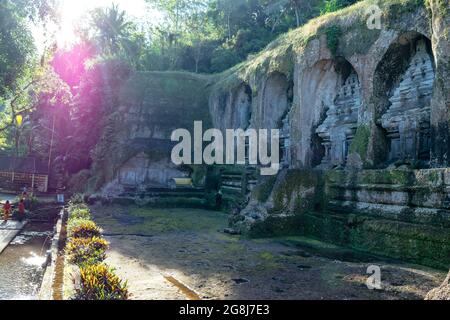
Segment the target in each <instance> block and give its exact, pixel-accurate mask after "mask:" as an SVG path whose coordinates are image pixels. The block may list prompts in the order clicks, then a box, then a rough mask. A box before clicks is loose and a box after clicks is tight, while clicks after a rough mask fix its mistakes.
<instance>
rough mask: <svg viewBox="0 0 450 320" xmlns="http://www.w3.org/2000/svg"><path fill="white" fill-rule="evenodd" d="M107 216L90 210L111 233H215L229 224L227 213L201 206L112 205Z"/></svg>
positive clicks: (96, 219) (97, 220)
mask: <svg viewBox="0 0 450 320" xmlns="http://www.w3.org/2000/svg"><path fill="white" fill-rule="evenodd" d="M111 211H112V212H113V213H112V214H110V215H104V214H99V213H98V212H96V210H95V209H93V214H94V220H95V221H96V222H97V223H98V224H99V225H100V226H102V227H103V226H105V227H106V229H107V230H108V231H109V232H110V233H117V234H142V235H158V234H162V233H167V232H191V231H204V232H217V230H218V229H219V228H221V227H222V228H225V227H226V226H227V224H228V216H227V215H226V214H223V213H220V212H217V211H208V210H201V209H155V208H139V207H136V206H113V207H111Z"/></svg>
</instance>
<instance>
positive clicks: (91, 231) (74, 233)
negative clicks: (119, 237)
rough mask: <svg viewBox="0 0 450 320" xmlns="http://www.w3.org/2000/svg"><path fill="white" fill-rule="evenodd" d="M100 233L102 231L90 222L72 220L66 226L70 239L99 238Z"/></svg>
mask: <svg viewBox="0 0 450 320" xmlns="http://www.w3.org/2000/svg"><path fill="white" fill-rule="evenodd" d="M101 232H102V230H101V229H100V228H99V227H98V226H97V225H96V224H95V222H93V221H91V220H86V219H74V220H71V221H69V224H68V234H69V237H71V238H92V237H100V236H101Z"/></svg>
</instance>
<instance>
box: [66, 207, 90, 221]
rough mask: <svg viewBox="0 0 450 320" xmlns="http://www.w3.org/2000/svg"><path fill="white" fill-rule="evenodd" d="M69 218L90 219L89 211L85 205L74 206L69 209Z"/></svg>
mask: <svg viewBox="0 0 450 320" xmlns="http://www.w3.org/2000/svg"><path fill="white" fill-rule="evenodd" d="M69 219H70V220H74V219H84V220H90V219H91V211H90V210H89V208H87V207H82V206H77V207H76V208H74V209H72V210H69Z"/></svg>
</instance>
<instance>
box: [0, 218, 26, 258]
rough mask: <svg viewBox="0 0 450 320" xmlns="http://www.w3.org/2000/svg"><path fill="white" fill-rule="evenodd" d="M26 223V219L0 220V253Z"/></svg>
mask: <svg viewBox="0 0 450 320" xmlns="http://www.w3.org/2000/svg"><path fill="white" fill-rule="evenodd" d="M26 224H27V222H26V221H24V222H19V221H8V222H7V223H5V222H3V221H2V222H0V253H2V252H3V250H5V248H6V247H7V246H8V245H9V243H10V242H11V241H12V240H13V239H14V238H15V237H16V236H17V235H18V234H19V232H20V231H22V229H23V228H24V227H25V225H26Z"/></svg>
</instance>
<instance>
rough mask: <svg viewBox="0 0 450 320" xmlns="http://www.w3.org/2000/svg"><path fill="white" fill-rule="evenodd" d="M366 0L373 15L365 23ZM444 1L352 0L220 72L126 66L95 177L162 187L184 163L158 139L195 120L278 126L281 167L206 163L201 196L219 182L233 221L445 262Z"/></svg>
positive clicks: (447, 52) (448, 55)
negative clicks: (374, 20)
mask: <svg viewBox="0 0 450 320" xmlns="http://www.w3.org/2000/svg"><path fill="white" fill-rule="evenodd" d="M376 3H378V4H379V8H380V10H381V15H380V17H381V29H370V28H368V26H367V21H368V20H369V19H370V18H371V17H370V14H371V13H372V12H373V10H372V7H371V6H372V5H373V4H376ZM448 8H449V3H448V1H447V0H426V1H416V0H407V1H404V0H389V1H378V2H376V1H371V0H367V1H362V2H359V3H357V4H355V5H354V6H351V7H348V8H346V9H344V10H341V11H339V12H337V13H334V14H331V15H326V16H322V17H320V18H318V19H315V20H312V21H311V22H310V23H308V24H307V25H306V26H304V27H301V28H299V29H296V30H293V31H291V32H290V33H288V34H286V35H284V36H282V37H280V38H279V39H278V40H276V41H275V42H273V43H271V44H270V45H269V46H268V47H267V48H266V49H265V50H264V51H263V52H261V53H260V54H257V55H255V56H253V57H251V58H249V59H248V61H246V62H245V63H243V64H240V65H238V66H236V67H234V68H232V69H231V70H228V71H226V72H224V73H222V74H219V75H215V76H211V77H203V76H198V75H191V74H187V73H150V74H138V75H135V77H133V78H132V79H130V80H129V81H128V82H127V84H126V85H125V86H124V89H123V93H122V96H123V99H122V102H121V104H120V105H119V106H118V107H117V113H116V114H113V115H111V119H110V121H111V126H112V127H113V128H116V130H113V131H114V132H113V133H112V134H111V136H110V137H109V138H108V139H109V140H108V139H106V138H105V139H104V141H107V142H109V143H108V144H107V145H108V146H110V147H107V148H106V150H105V151H103V152H101V153H102V154H103V155H104V157H103V159H102V160H101V161H97V163H96V165H97V168H99V167H101V168H103V170H102V175H101V176H99V177H96V179H97V180H98V181H97V183H96V184H97V186H104V185H105V184H109V186H111V183H112V184H113V186H121V187H122V188H124V187H129V186H134V187H135V188H136V187H142V186H159V187H167V185H168V180H170V179H171V178H174V177H178V176H180V177H183V176H187V175H192V174H193V173H192V170H188V171H186V170H185V168H179V167H175V166H174V165H173V164H171V162H170V161H169V160H168V156H167V155H168V154H169V152H170V151H169V150H170V144H168V143H167V140H168V138H169V135H170V132H171V130H173V129H175V128H187V129H192V125H193V122H194V120H203V121H204V122H206V123H208V126H209V123H210V124H211V125H212V126H213V127H215V128H219V129H221V130H225V129H237V128H241V129H248V128H254V129H281V143H282V144H281V149H282V150H281V151H282V164H283V168H284V170H283V171H282V172H280V174H279V175H278V177H274V178H272V179H264V178H261V177H257V174H255V172H257V170H258V168H257V167H256V168H255V167H247V168H237V167H236V168H230V167H228V168H222V167H218V168H215V169H217V170H211V171H214V172H215V173H216V175H215V178H214V179H209V180H214V183H211V181H210V183H207V185H214V186H215V187H214V188H212V189H211V190H209V191H210V192H211V193H212V194H208V195H207V197H209V198H211V197H213V198H214V196H215V195H214V191H215V190H216V189H219V190H221V194H219V195H220V197H221V198H222V200H223V202H222V204H224V203H225V202H226V207H227V208H229V209H231V210H230V211H231V213H232V215H231V218H230V223H231V226H232V227H234V228H235V229H239V231H241V232H249V233H250V234H255V235H257V234H258V235H259V234H265V235H267V234H271V235H276V234H280V233H281V234H287V233H289V232H295V233H297V234H298V233H301V234H305V235H308V236H313V237H317V238H320V239H323V240H325V241H330V242H333V243H338V244H342V245H345V246H349V247H353V248H356V249H358V250H363V251H369V252H374V253H378V254H384V255H387V256H391V257H395V258H400V259H404V260H408V261H414V262H418V263H422V264H426V265H430V266H435V267H439V268H446V267H448V265H449V264H450V238H449V236H448V234H450V175H449V171H448V169H447V167H448V166H449V162H450V158H449V154H448V152H449V150H450V129H449V121H450V113H449V112H450V111H449V110H450V84H449V81H448V79H449V73H450V41H449V39H450V34H449V25H450V14H449V9H448ZM369 9H370V10H369ZM119 128H120V130H119ZM162 155H163V156H162ZM217 173H219V174H218V176H219V177H217ZM206 176H207V177H206V180H207V181H208V174H206ZM220 176H221V177H220ZM111 189H114V188H111ZM119 189H120V188H119ZM207 189H208V188H207ZM122 191H123V190H122Z"/></svg>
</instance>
